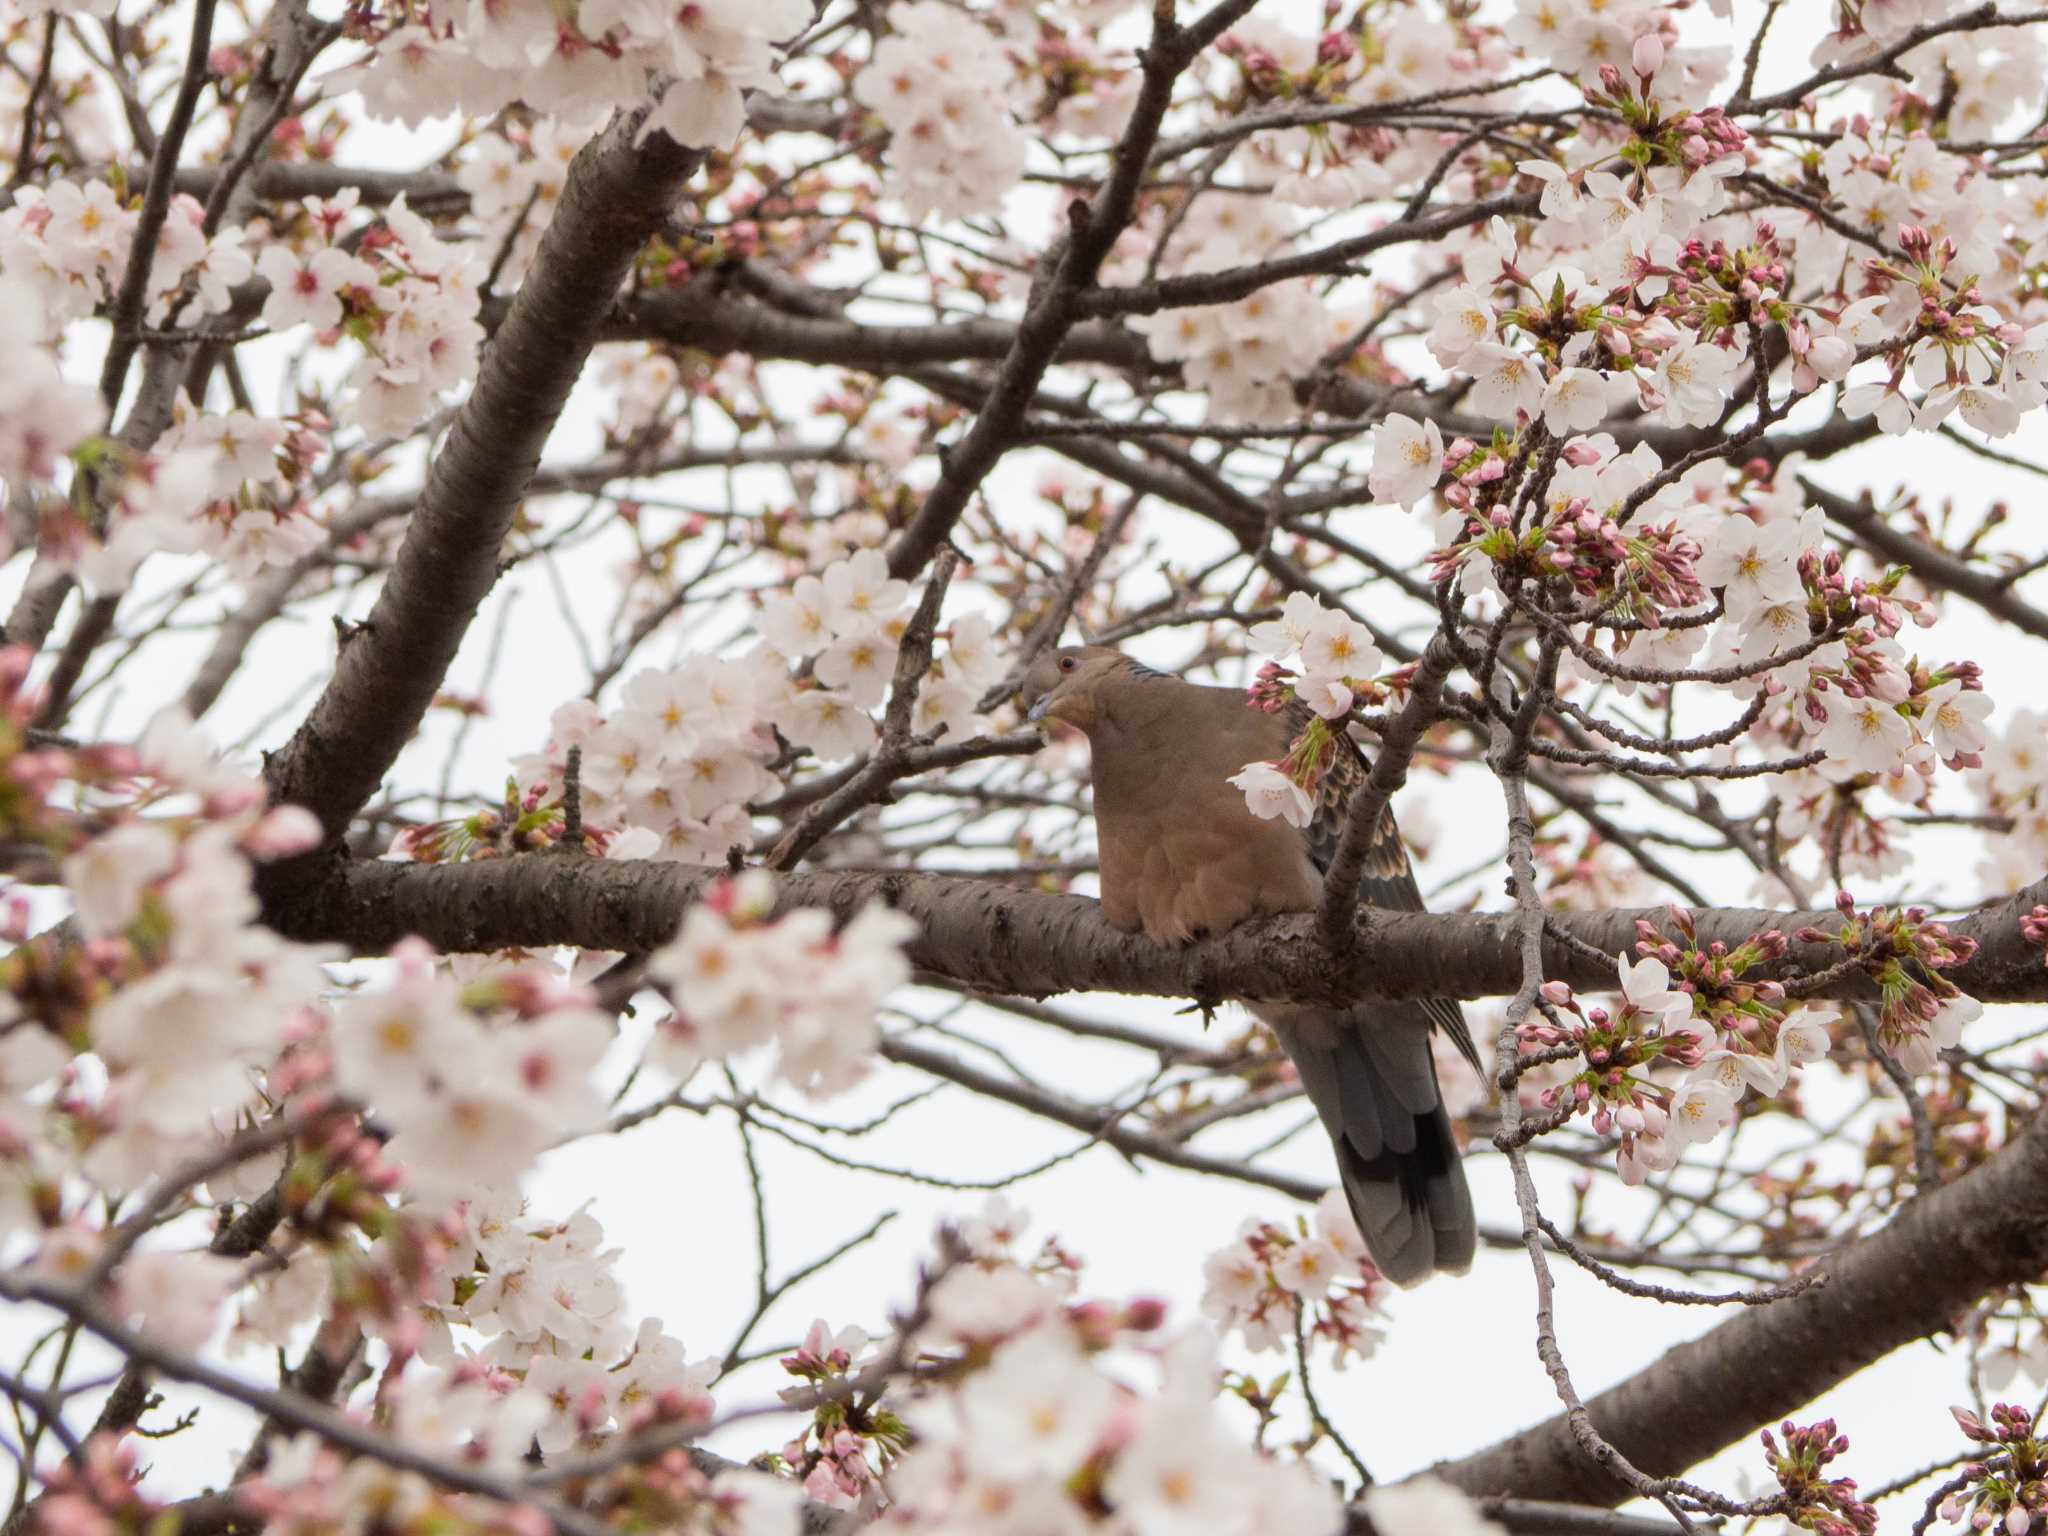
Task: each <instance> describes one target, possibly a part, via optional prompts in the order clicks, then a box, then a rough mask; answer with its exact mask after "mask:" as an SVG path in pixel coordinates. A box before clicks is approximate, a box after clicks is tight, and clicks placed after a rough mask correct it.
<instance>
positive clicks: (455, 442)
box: [265, 109, 703, 878]
mask: <svg viewBox="0 0 2048 1536" xmlns="http://www.w3.org/2000/svg"><path fill="white" fill-rule="evenodd" d="M644 115H645V112H644V109H643V111H642V112H639V113H632V114H621V115H619V116H617V117H615V118H614V119H613V120H612V123H611V126H610V127H609V128H607V129H606V130H605V132H604V133H603V134H601V135H600V136H599V137H598V138H596V139H594V140H593V141H591V143H589V144H587V145H585V146H584V148H583V149H582V151H581V152H580V153H578V155H577V156H576V160H575V162H574V164H572V165H571V166H570V169H569V180H568V185H567V187H566V188H565V189H564V191H563V193H562V201H561V205H560V207H559V208H558V209H557V210H556V213H555V217H554V219H553V220H552V221H551V222H550V224H549V225H548V229H547V233H546V234H545V235H544V236H543V237H542V240H541V246H540V251H539V254H538V255H537V256H536V257H535V259H534V264H533V268H532V270H531V272H530V273H529V274H528V276H527V280H526V282H525V284H524V286H522V287H521V289H520V290H519V294H518V296H517V297H516V298H515V299H514V300H513V302H512V308H511V310H510V312H509V313H508V314H507V315H506V317H505V323H504V324H503V325H502V326H500V327H499V328H498V332H497V335H496V336H495V337H494V338H493V340H492V343H491V347H490V350H489V352H488V353H487V354H486V355H485V357H484V361H483V366H482V368H481V369H480V370H479V371H478V374H477V382H476V387H475V389H474V390H473V391H472V392H471V394H470V397H469V398H468V400H466V401H465V402H463V405H462V409H461V410H460V411H458V412H457V413H456V417H455V421H454V424H453V426H452V427H451V428H450V429H449V433H448V437H447V440H446V441H445V442H444V443H443V444H442V447H441V451H440V452H439V453H438V454H437V455H436V456H435V459H434V465H433V468H432V469H431V470H430V471H429V473H428V475H427V483H426V486H425V488H424V489H423V490H422V491H421V493H420V498H419V503H418V506H417V508H416V510H415V511H414V513H413V518H412V522H411V525H410V526H409V527H408V529H407V530H406V536H405V541H404V543H402V544H401V545H400V546H399V550H398V556H397V560H396V562H395V564H394V566H393V568H392V571H391V574H390V576H389V577H388V578H387V579H386V581H385V583H384V588H383V590H382V591H381V592H380V593H379V594H378V597H377V602H376V606H375V607H373V608H372V609H371V610H370V617H369V620H368V622H367V623H366V624H365V625H364V626H363V628H362V629H361V630H359V631H357V632H356V634H355V638H354V639H352V640H351V641H350V642H349V643H348V644H347V645H346V646H345V647H344V648H343V650H342V652H341V654H340V656H339V658H338V659H337V661H336V664H335V670H334V676H333V677H332V678H331V679H329V681H328V684H327V687H326V690H325V691H324V692H323V693H322V694H321V695H320V698H319V700H318V701H317V702H316V703H315V704H314V706H313V709H312V712H311V713H310V714H309V715H308V716H307V718H306V720H305V722H304V724H302V725H301V726H300V727H299V729H298V731H297V733H296V734H295V735H294V736H293V737H292V739H291V741H290V742H288V743H287V744H286V745H285V747H284V749H283V750H282V751H280V752H279V753H278V754H277V755H276V756H275V757H273V758H272V759H271V760H270V761H269V763H268V764H267V765H266V769H265V777H266V779H267V780H268V781H269V784H270V789H271V794H272V798H273V799H274V800H278V801H289V802H291V803H293V804H297V805H303V806H305V807H307V808H308V809H309V810H311V811H313V812H314V813H315V814H316V815H318V816H319V818H320V822H321V825H322V827H324V828H325V829H326V832H327V835H328V837H329V838H330V839H335V838H339V837H340V836H341V835H342V833H343V832H345V831H346V830H347V827H348V820H349V818H350V816H352V815H353V814H354V813H355V811H356V810H357V809H358V808H359V807H360V806H361V805H362V804H363V803H364V802H365V801H367V800H368V799H369V798H370V796H371V795H372V794H373V793H374V792H375V790H376V788H377V785H378V783H379V782H380V781H381V780H382V779H383V777H384V774H385V772H386V771H387V770H388V769H389V768H390V766H391V764H392V763H393V762H394V761H395V760H396V759H397V757H398V754H399V752H400V750H401V749H402V748H403V747H404V746H405V744H406V742H407V741H408V740H409V739H410V738H411V736H412V733H413V731H414V730H415V729H416V728H417V727H418V725H419V722H420V720H421V718H422V717H423V716H424V715H425V714H426V711H427V708H428V706H429V705H430V704H431V703H432V701H433V698H434V693H435V691H436V690H437V689H438V688H439V687H440V685H441V680H442V678H443V677H445V676H446V674H447V671H448V665H449V663H450V662H451V661H453V660H454V657H455V652H456V649H457V647H459V646H460V645H461V643H462V637H463V635H464V634H465V633H466V632H467V631H468V628H469V623H470V620H471V618H472V617H473V616H474V615H475V613H476V610H477V607H478V605H479V604H481V603H482V601H483V599H484V597H485V595H486V594H487V593H488V592H489V591H490V589H491V586H492V584H493V583H494V582H495V581H496V580H497V577H498V556H499V546H500V545H501V544H502V542H503V541H504V538H505V533H506V531H507V529H509V528H510V527H511V522H512V513H513V510H514V509H515V508H516V506H517V505H518V502H519V498H520V497H521V496H522V495H523V494H524V493H525V491H526V488H527V486H528V484H529V482H530V481H531V480H532V477H533V472H534V469H535V467H536V466H537V465H538V464H539V462H540V454H541V448H542V445H543V444H545V442H546V441H547V437H548V434H549V432H550V431H551V430H552V429H553V427H554V424H555V419H556V417H557V416H559V415H560V414H561V410H562V405H563V402H564V401H566V400H567V399H568V396H569V391H570V389H571V387H572V386H573V385H574V384H575V382H576V378H577V375H578V374H579V373H580V372H581V371H582V368H583V363H584V360H585V358H586V357H588V355H589V353H590V348H591V346H592V345H593V344H594V343H595V341H596V340H597V336H598V332H599V329H600V326H601V323H602V321H603V319H604V316H605V314H606V313H607V312H608V311H609V309H610V308H611V305H612V301H613V299H614V297H615V296H616V295H617V293H618V289H619V284H620V282H621V280H622V279H623V278H624V277H625V275H626V273H627V271H628V270H629V269H630V267H631V265H632V261H633V256H634V254H635V253H636V252H637V251H638V250H639V249H640V246H641V244H642V243H643V242H644V241H645V240H646V239H647V238H648V236H650V235H651V234H653V233H654V232H655V231H656V230H657V229H659V228H660V227H661V225H662V223H663V221H664V220H665V219H667V217H668V216H669V213H670V211H671V208H672V207H673V205H674V202H675V199H676V197H677V195H678V193H679V192H680V191H681V189H682V186H683V183H684V181H685V180H686V179H687V178H688V177H689V176H690V175H691V174H692V173H693V172H694V171H695V170H696V168H697V166H698V165H699V164H701V163H702V159H703V156H702V155H701V154H699V153H698V152H697V151H695V150H688V149H684V148H682V147H681V146H680V145H678V144H676V143H675V142H674V141H673V140H672V139H670V138H669V137H668V136H667V135H665V134H661V133H655V134H650V135H648V136H647V137H646V138H645V139H644V140H643V139H641V138H640V137H639V135H640V125H641V120H642V118H643V117H644ZM273 869H274V870H275V869H276V867H275V866H273ZM299 873H300V874H302V873H303V871H299ZM287 878H289V874H288V875H287Z"/></svg>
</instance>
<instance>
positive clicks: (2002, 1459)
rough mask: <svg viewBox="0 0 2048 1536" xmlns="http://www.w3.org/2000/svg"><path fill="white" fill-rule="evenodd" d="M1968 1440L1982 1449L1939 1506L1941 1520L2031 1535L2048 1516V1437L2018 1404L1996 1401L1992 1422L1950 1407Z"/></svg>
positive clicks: (2008, 1535) (1971, 1527) (2013, 1535)
mask: <svg viewBox="0 0 2048 1536" xmlns="http://www.w3.org/2000/svg"><path fill="white" fill-rule="evenodd" d="M1949 1412H1950V1413H1952V1414H1954V1415H1955V1421H1956V1424H1957V1426H1958V1427H1959V1428H1960V1429H1961V1430H1962V1432H1963V1434H1964V1436H1965V1438H1967V1439H1969V1440H1970V1441H1971V1442H1973V1443H1974V1444H1976V1445H1978V1446H1981V1447H1983V1450H1982V1451H1981V1453H1979V1455H1978V1457H1977V1459H1975V1460H1973V1461H1970V1462H1969V1463H1967V1464H1966V1465H1965V1466H1964V1468H1963V1486H1962V1487H1961V1488H1959V1489H1958V1490H1957V1491H1955V1492H1954V1493H1951V1494H1950V1495H1949V1496H1948V1497H1947V1498H1945V1499H1943V1500H1942V1502H1941V1506H1940V1511H1939V1513H1940V1515H1941V1518H1942V1519H1944V1520H1946V1521H1948V1522H1950V1523H1951V1524H1953V1525H1957V1526H1962V1527H1964V1528H1966V1529H1969V1530H1974V1531H1992V1530H2002V1531H2003V1532H2005V1536H2027V1532H2028V1531H2030V1530H2032V1529H2033V1528H2034V1523H2035V1522H2036V1521H2037V1520H2041V1519H2044V1518H2048V1441H2044V1440H2043V1439H2042V1437H2041V1434H2040V1426H2039V1425H2038V1424H2036V1423H2035V1420H2034V1415H2033V1414H2031V1413H2029V1412H2028V1411H2027V1410H2026V1409H2025V1408H2023V1407H2021V1406H2020V1405H2019V1404H2017V1403H1994V1404H1992V1407H1991V1414H1990V1418H1991V1422H1990V1423H1989V1424H1986V1423H1985V1422H1984V1420H1983V1419H1981V1418H1979V1417H1978V1416H1977V1415H1976V1414H1974V1413H1972V1412H1970V1411H1969V1410H1968V1409H1965V1408H1951V1409H1950V1410H1949Z"/></svg>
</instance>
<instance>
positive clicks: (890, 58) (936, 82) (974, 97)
mask: <svg viewBox="0 0 2048 1536" xmlns="http://www.w3.org/2000/svg"><path fill="white" fill-rule="evenodd" d="M1015 74H1016V71H1015V69H1014V68H1013V67H1012V66H1011V64H1010V61H1009V59H1008V57H1007V56H1006V55H1005V53H1004V51H1003V48H1002V47H1001V45H1000V44H999V43H998V42H997V41H996V39H995V38H994V37H993V36H992V35H991V34H990V33H989V32H988V31H987V30H986V29H985V28H984V27H983V26H982V24H981V22H980V21H979V20H978V19H977V18H976V17H974V16H973V15H972V14H971V13H969V12H966V11H962V10H958V9H955V8H954V7H953V6H950V5H945V4H942V3H940V0H903V3H899V4H897V5H892V6H891V7H890V8H889V35H888V36H886V37H884V38H883V39H882V40H881V41H880V42H878V43H876V44H875V50H874V53H873V54H872V56H870V58H869V59H868V63H867V67H866V68H864V69H863V70H861V72H860V73H859V74H858V75H856V76H855V77H854V81H853V98H854V100H855V101H857V102H859V103H860V104H861V105H862V106H864V107H866V108H867V109H868V110H869V111H870V112H872V113H873V114H874V115H875V117H876V118H878V119H880V121H881V124H882V126H883V127H884V128H886V129H887V130H888V131H889V155H888V161H889V174H888V180H887V183H886V185H887V190H888V193H889V195H890V196H891V197H893V198H894V199H895V200H896V201H897V202H899V203H901V204H903V206H904V208H905V210H906V211H907V212H908V213H909V214H910V217H911V219H912V220H913V221H920V222H921V221H922V220H924V219H925V218H927V217H929V216H930V215H932V214H937V215H939V216H940V217H942V218H948V219H958V218H965V217H967V216H968V215H970V214H976V213H993V212H995V211H996V210H997V209H999V208H1000V207H1001V206H1002V204H1003V200H1004V198H1005V197H1006V196H1008V194H1009V192H1010V190H1011V188H1013V187H1015V186H1016V185H1017V182H1018V180H1019V178H1021V177H1022V176H1023V174H1024V145H1025V140H1024V135H1023V133H1022V132H1021V131H1020V130H1019V129H1018V127H1017V124H1016V122H1015V121H1014V120H1013V119H1012V118H1011V116H1010V111H1009V108H1008V106H1007V104H1006V99H1007V97H1008V95H1009V93H1010V90H1011V86H1012V82H1013V79H1014V77H1015Z"/></svg>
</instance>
